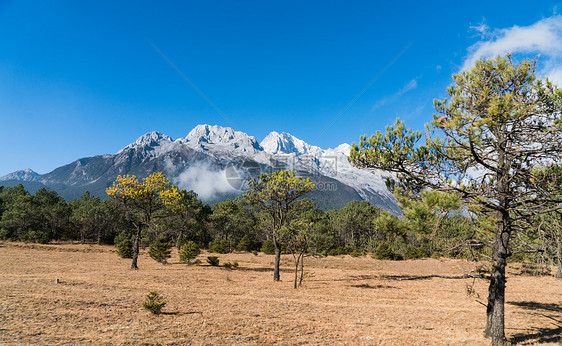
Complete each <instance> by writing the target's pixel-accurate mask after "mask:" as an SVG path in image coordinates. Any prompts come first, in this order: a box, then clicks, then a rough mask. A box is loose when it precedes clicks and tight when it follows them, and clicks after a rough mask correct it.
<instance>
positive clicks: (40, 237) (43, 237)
mask: <svg viewBox="0 0 562 346" xmlns="http://www.w3.org/2000/svg"><path fill="white" fill-rule="evenodd" d="M19 238H20V240H21V241H23V242H26V243H39V244H47V243H48V242H49V236H48V234H47V231H36V230H32V229H29V230H27V231H26V232H25V233H23V234H21V235H20V237H19Z"/></svg>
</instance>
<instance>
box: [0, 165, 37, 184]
mask: <svg viewBox="0 0 562 346" xmlns="http://www.w3.org/2000/svg"><path fill="white" fill-rule="evenodd" d="M40 176H41V174H39V173H37V172H34V171H33V170H32V169H30V168H26V169H22V170H20V171H15V172H12V173H10V174H6V175H5V176H3V177H0V181H6V180H19V181H35V180H37V178H39V177H40Z"/></svg>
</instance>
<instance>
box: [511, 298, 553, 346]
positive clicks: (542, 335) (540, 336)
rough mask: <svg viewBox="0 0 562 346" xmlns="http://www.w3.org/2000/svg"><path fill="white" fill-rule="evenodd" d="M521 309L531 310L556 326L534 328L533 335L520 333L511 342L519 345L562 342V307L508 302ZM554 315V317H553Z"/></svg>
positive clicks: (526, 302)
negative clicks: (524, 343) (522, 343)
mask: <svg viewBox="0 0 562 346" xmlns="http://www.w3.org/2000/svg"><path fill="white" fill-rule="evenodd" d="M508 304H510V305H515V306H518V307H520V308H523V309H526V310H531V311H533V312H534V313H535V314H537V315H541V316H543V317H546V318H548V319H550V320H551V321H552V323H553V324H554V326H553V327H550V328H546V327H544V328H533V331H534V332H533V333H530V334H529V333H518V334H515V335H513V337H512V338H511V340H510V341H511V342H513V343H515V344H517V343H521V342H525V341H533V342H536V343H554V342H557V343H560V342H562V319H558V318H555V317H562V305H558V304H552V303H537V302H531V301H520V302H508ZM552 313H554V316H551V315H552Z"/></svg>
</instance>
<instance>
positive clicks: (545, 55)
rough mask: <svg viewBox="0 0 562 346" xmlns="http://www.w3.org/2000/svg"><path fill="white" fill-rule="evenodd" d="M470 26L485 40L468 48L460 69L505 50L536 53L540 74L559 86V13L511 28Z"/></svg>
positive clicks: (561, 67)
mask: <svg viewBox="0 0 562 346" xmlns="http://www.w3.org/2000/svg"><path fill="white" fill-rule="evenodd" d="M471 28H472V29H474V30H476V31H478V32H480V33H481V34H482V35H483V36H485V37H487V39H484V40H481V41H479V42H477V43H475V44H474V45H472V46H471V47H469V48H468V53H469V54H468V56H467V57H466V59H465V61H464V62H463V65H462V69H461V70H462V71H466V70H468V69H470V68H471V67H472V66H474V64H475V62H476V61H477V60H479V59H483V58H484V59H485V58H492V57H495V56H497V55H505V54H506V53H512V54H527V55H533V56H535V55H539V54H540V55H541V58H540V61H539V63H540V65H542V70H540V71H539V74H540V75H541V77H549V79H551V80H552V81H553V82H555V83H557V84H558V85H559V86H562V16H558V15H556V16H552V17H549V18H545V19H542V20H540V21H538V22H536V23H534V24H532V25H529V26H517V25H515V26H513V27H511V28H506V29H495V30H490V28H489V27H488V26H487V25H485V24H480V25H479V26H476V27H471Z"/></svg>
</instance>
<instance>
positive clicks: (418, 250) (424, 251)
mask: <svg viewBox="0 0 562 346" xmlns="http://www.w3.org/2000/svg"><path fill="white" fill-rule="evenodd" d="M430 256H431V252H430V251H429V249H428V248H427V247H426V246H423V245H422V246H420V247H414V246H408V247H407V248H406V251H405V252H404V257H406V258H407V259H420V258H427V257H430Z"/></svg>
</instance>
